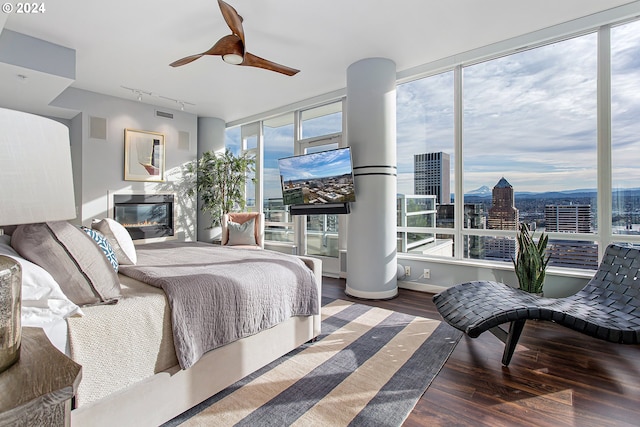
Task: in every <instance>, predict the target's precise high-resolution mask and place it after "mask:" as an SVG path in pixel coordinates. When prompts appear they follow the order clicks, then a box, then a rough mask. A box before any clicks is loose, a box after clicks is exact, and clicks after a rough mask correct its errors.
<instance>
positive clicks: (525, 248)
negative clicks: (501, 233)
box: [511, 223, 549, 294]
mask: <svg viewBox="0 0 640 427" xmlns="http://www.w3.org/2000/svg"><path fill="white" fill-rule="evenodd" d="M517 241H518V253H517V256H516V259H513V257H512V258H511V260H512V261H513V267H514V269H515V273H516V276H517V277H518V282H519V284H520V289H522V290H523V291H526V292H531V293H535V294H541V293H542V287H543V285H544V277H545V274H546V270H547V264H548V263H549V255H547V254H546V249H547V243H548V242H549V236H547V235H545V234H544V233H542V234H541V235H540V238H539V239H538V241H537V242H536V241H535V240H534V238H533V233H531V231H530V230H529V226H528V225H527V224H525V223H523V224H521V225H520V232H519V233H518V236H517Z"/></svg>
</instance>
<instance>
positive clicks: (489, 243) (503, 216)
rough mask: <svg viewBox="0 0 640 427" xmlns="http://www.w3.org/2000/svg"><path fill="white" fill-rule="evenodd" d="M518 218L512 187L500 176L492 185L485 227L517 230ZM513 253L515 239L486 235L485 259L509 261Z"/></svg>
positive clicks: (514, 252)
mask: <svg viewBox="0 0 640 427" xmlns="http://www.w3.org/2000/svg"><path fill="white" fill-rule="evenodd" d="M519 220H520V217H519V212H518V209H517V208H516V205H515V197H514V193H513V187H512V186H511V184H509V182H508V181H507V180H506V179H505V178H504V177H502V178H501V179H500V181H498V183H497V184H496V185H495V187H493V191H492V200H491V207H490V208H489V216H488V218H487V228H488V229H491V230H517V229H518V223H519ZM515 255H516V242H515V239H513V238H509V237H488V238H486V239H485V253H484V258H485V259H495V260H500V261H509V260H511V258H513V257H515Z"/></svg>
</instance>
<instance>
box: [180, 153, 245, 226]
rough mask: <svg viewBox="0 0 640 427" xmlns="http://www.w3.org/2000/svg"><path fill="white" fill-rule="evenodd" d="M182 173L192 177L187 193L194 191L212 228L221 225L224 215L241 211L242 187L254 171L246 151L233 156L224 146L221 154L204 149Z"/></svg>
mask: <svg viewBox="0 0 640 427" xmlns="http://www.w3.org/2000/svg"><path fill="white" fill-rule="evenodd" d="M186 172H187V174H188V175H190V176H191V177H194V178H195V185H192V186H191V187H190V188H189V190H187V194H188V195H189V196H193V195H194V194H195V193H196V191H197V192H198V196H199V197H200V200H201V203H202V204H201V207H200V208H201V209H202V210H203V211H204V212H208V213H209V214H210V216H211V227H215V226H219V225H221V224H222V217H223V215H224V214H226V213H229V212H242V211H243V210H244V208H245V206H246V200H245V186H246V183H247V180H248V179H249V178H248V174H249V173H252V172H255V159H254V158H253V157H251V156H250V155H248V154H247V153H243V154H241V155H239V156H236V155H234V154H233V153H232V152H231V150H229V149H228V148H227V149H226V150H225V151H224V153H216V152H213V151H206V152H204V153H203V154H202V157H200V159H198V160H197V161H196V162H193V163H190V164H188V165H187V168H186ZM251 181H254V179H251Z"/></svg>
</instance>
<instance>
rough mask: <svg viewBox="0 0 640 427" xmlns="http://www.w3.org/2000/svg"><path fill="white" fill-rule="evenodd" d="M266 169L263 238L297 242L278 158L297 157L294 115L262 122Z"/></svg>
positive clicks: (285, 115)
mask: <svg viewBox="0 0 640 427" xmlns="http://www.w3.org/2000/svg"><path fill="white" fill-rule="evenodd" d="M262 129H263V139H264V162H263V165H264V168H263V174H262V180H263V183H264V184H263V188H264V196H263V200H262V206H263V212H264V215H265V231H264V237H265V240H266V241H269V242H287V243H291V244H293V243H294V242H295V236H294V223H293V218H292V217H291V215H290V213H289V206H287V205H285V204H283V202H282V185H281V182H280V172H279V169H278V159H281V158H283V157H289V156H293V154H294V152H293V151H294V113H287V114H283V115H281V116H278V117H274V118H272V119H268V120H264V121H263V122H262Z"/></svg>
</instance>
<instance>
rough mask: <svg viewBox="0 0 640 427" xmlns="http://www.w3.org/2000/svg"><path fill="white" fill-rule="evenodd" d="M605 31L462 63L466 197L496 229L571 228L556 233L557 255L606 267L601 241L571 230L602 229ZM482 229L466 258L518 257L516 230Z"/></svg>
mask: <svg viewBox="0 0 640 427" xmlns="http://www.w3.org/2000/svg"><path fill="white" fill-rule="evenodd" d="M597 41H598V39H597V34H596V33H591V34H587V35H583V36H580V37H576V38H572V39H569V40H563V41H560V42H557V43H553V44H549V45H545V46H541V47H537V48H534V49H529V50H525V51H522V52H519V53H515V54H512V55H508V56H504V57H501V58H497V59H492V60H489V61H485V62H481V63H478V64H474V65H470V66H467V67H464V68H463V73H462V82H463V85H462V94H463V95H462V104H463V120H462V122H463V132H462V141H463V142H462V147H463V153H464V154H463V164H464V167H463V170H462V173H463V175H464V191H465V194H464V204H465V206H469V207H470V209H471V207H472V209H471V210H472V211H473V212H481V214H480V215H482V217H483V218H484V219H485V223H484V224H482V225H484V226H485V227H486V229H487V230H491V231H490V233H493V230H501V231H504V230H517V229H518V227H519V224H520V223H527V224H529V225H530V228H531V229H532V230H538V232H540V231H543V230H546V231H548V232H549V231H553V232H562V233H564V235H565V236H566V238H564V237H558V238H552V239H551V240H550V241H549V248H548V249H549V252H550V253H551V261H550V265H559V266H564V267H579V268H595V267H597V262H598V247H597V243H596V242H595V241H594V240H593V239H589V240H575V239H571V237H573V236H572V234H576V233H591V232H595V231H596V230H597V223H596V221H595V219H596V212H597V205H596V200H597V190H596V188H597V128H596V125H597V109H596V107H597V105H596V104H597V56H598V55H597V48H598V46H597ZM465 228H474V227H466V224H465ZM467 235H469V236H470V238H471V237H473V234H471V233H469V234H467ZM478 237H479V238H478ZM478 237H476V238H474V239H472V242H470V244H469V245H468V247H467V248H465V253H464V256H465V258H475V259H489V260H497V261H506V262H510V261H511V258H512V257H515V251H516V245H515V239H514V238H513V237H511V236H504V235H502V234H501V233H494V234H493V235H484V236H478Z"/></svg>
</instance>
